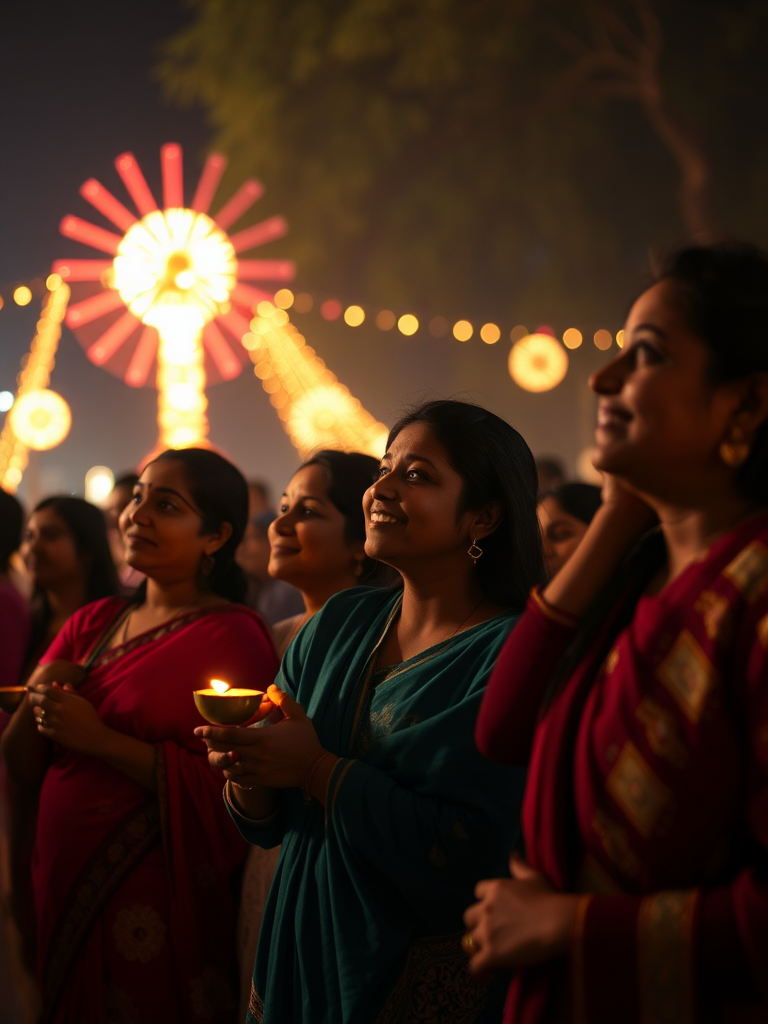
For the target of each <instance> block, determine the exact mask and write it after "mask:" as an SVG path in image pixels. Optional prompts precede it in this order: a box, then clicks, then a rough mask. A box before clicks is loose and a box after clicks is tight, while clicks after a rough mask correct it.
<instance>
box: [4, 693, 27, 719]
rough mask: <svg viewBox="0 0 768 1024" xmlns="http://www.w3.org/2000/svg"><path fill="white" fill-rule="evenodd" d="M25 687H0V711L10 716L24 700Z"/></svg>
mask: <svg viewBox="0 0 768 1024" xmlns="http://www.w3.org/2000/svg"><path fill="white" fill-rule="evenodd" d="M26 692H27V688H26V686H0V711H5V713H6V714H8V715H12V714H13V712H14V711H15V710H16V708H17V707H18V706H19V704H21V702H22V701H23V700H24V694H25V693H26Z"/></svg>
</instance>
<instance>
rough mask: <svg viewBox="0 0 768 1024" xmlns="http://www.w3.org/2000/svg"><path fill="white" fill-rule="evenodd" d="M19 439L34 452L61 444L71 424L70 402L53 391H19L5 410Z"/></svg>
mask: <svg viewBox="0 0 768 1024" xmlns="http://www.w3.org/2000/svg"><path fill="white" fill-rule="evenodd" d="M8 420H9V422H10V425H11V430H12V431H13V433H14V434H15V435H16V437H17V438H18V440H19V441H20V442H21V443H22V444H23V445H26V447H27V448H32V449H33V451H36V452H47V451H49V450H50V449H51V448H55V447H56V446H57V445H60V444H61V442H62V441H63V440H64V438H65V437H66V436H67V434H68V433H69V428H70V427H71V426H72V413H71V411H70V408H69V406H68V405H67V403H66V402H65V401H64V399H63V398H62V397H61V395H58V394H57V393H56V392H55V391H49V390H48V389H47V388H35V389H34V390H33V391H27V392H26V393H25V394H23V395H21V396H20V397H19V398H18V399H17V401H16V402H14V405H13V408H12V409H11V411H10V413H9V414H8Z"/></svg>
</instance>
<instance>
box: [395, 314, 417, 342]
mask: <svg viewBox="0 0 768 1024" xmlns="http://www.w3.org/2000/svg"><path fill="white" fill-rule="evenodd" d="M397 329H398V330H399V331H400V333H401V334H404V335H405V336H406V337H410V336H411V335H412V334H415V333H416V331H418V329H419V321H418V320H417V319H416V317H415V316H414V315H413V314H412V313H404V314H403V316H401V317H400V319H399V320H398V321H397Z"/></svg>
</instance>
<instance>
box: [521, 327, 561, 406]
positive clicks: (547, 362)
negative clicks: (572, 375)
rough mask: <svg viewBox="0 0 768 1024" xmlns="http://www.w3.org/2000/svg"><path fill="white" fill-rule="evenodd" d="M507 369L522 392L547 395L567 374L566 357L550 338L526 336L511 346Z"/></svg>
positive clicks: (549, 336) (535, 335) (545, 336)
mask: <svg viewBox="0 0 768 1024" xmlns="http://www.w3.org/2000/svg"><path fill="white" fill-rule="evenodd" d="M508 366H509V375H510V377H511V378H512V380H513V381H514V382H515V383H516V384H518V385H519V386H520V387H521V388H523V390H525V391H534V392H540V391H551V389H552V388H555V387H557V385H558V384H559V383H560V381H561V380H562V379H563V377H565V375H566V373H567V372H568V353H567V352H566V351H565V349H564V348H563V346H562V345H561V344H560V343H559V342H558V341H556V340H555V339H554V338H553V337H552V336H551V335H550V334H529V335H527V336H526V337H525V338H520V340H519V341H516V342H515V344H514V345H513V346H512V349H511V350H510V353H509V362H508Z"/></svg>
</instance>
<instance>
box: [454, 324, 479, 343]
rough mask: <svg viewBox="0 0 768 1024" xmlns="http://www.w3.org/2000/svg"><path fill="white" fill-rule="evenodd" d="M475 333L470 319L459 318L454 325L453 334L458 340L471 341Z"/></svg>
mask: <svg viewBox="0 0 768 1024" xmlns="http://www.w3.org/2000/svg"><path fill="white" fill-rule="evenodd" d="M473 333H474V328H473V326H472V324H471V323H470V322H469V320H457V321H456V323H455V324H454V325H453V336H454V338H455V339H456V341H469V339H470V338H471V337H472V335H473Z"/></svg>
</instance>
